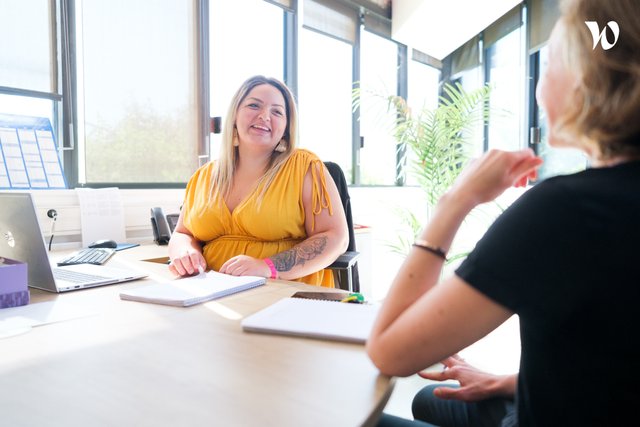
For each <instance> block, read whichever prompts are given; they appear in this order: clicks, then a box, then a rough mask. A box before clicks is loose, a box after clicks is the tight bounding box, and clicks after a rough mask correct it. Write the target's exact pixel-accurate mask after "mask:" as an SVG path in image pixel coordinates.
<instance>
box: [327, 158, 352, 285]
mask: <svg viewBox="0 0 640 427" xmlns="http://www.w3.org/2000/svg"><path fill="white" fill-rule="evenodd" d="M324 165H325V166H326V168H327V170H328V171H329V174H330V175H331V177H332V178H333V181H334V182H335V183H336V187H338V192H339V193H340V199H341V201H342V208H343V209H344V214H345V216H346V217H347V226H348V228H349V246H347V251H355V250H356V237H355V234H354V231H353V217H352V214H351V197H350V196H349V187H348V185H347V179H346V178H345V176H344V172H342V168H341V167H340V165H338V164H337V163H334V162H324ZM353 282H354V284H359V283H360V280H359V275H358V264H357V263H356V264H355V265H354V266H353ZM356 289H359V285H358V287H357V288H356Z"/></svg>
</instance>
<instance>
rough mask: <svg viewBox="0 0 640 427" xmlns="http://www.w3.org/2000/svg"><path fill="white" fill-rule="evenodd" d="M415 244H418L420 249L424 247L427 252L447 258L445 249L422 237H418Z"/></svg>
mask: <svg viewBox="0 0 640 427" xmlns="http://www.w3.org/2000/svg"><path fill="white" fill-rule="evenodd" d="M413 246H416V247H418V248H420V249H423V250H425V251H427V252H431V253H432V254H434V255H436V256H437V257H439V258H442V259H443V260H444V261H446V260H447V253H446V252H445V250H444V249H442V248H441V247H439V246H435V245H432V244H431V243H429V242H427V241H426V240H422V239H416V241H415V242H414V243H413Z"/></svg>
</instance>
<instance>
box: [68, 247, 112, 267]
mask: <svg viewBox="0 0 640 427" xmlns="http://www.w3.org/2000/svg"><path fill="white" fill-rule="evenodd" d="M115 253H116V250H115V249H111V248H88V249H81V250H79V251H77V252H74V253H72V254H71V255H69V256H68V257H66V258H63V259H61V260H60V261H58V265H59V266H62V265H74V264H95V265H102V264H104V263H105V262H107V260H108V259H109V258H111V257H112V256H113V254H115Z"/></svg>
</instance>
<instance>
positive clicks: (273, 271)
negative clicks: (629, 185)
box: [263, 258, 278, 279]
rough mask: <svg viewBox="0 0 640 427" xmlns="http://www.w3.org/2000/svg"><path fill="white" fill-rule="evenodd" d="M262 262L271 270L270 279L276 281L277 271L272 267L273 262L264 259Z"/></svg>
mask: <svg viewBox="0 0 640 427" xmlns="http://www.w3.org/2000/svg"><path fill="white" fill-rule="evenodd" d="M263 261H264V262H265V263H266V264H267V265H268V266H269V270H271V277H270V279H277V278H278V270H276V266H275V265H273V261H271V258H265V259H264V260H263Z"/></svg>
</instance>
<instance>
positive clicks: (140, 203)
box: [31, 189, 184, 248]
mask: <svg viewBox="0 0 640 427" xmlns="http://www.w3.org/2000/svg"><path fill="white" fill-rule="evenodd" d="M31 193H32V194H33V199H34V203H35V207H36V212H37V214H38V220H39V222H40V228H41V229H42V233H43V234H44V236H45V239H46V240H47V241H48V240H49V236H50V235H51V222H52V220H51V219H50V218H49V217H47V211H48V210H49V209H55V210H56V211H57V212H58V219H57V220H56V226H55V233H54V239H53V246H54V247H58V248H60V247H74V246H76V247H79V246H80V242H81V241H82V236H81V223H80V205H79V202H78V195H77V194H76V192H75V191H74V190H39V191H31ZM120 195H121V198H122V203H123V206H124V215H125V227H126V236H127V241H129V242H135V243H141V242H148V241H151V240H153V233H152V231H151V221H150V218H151V214H150V212H151V208H152V207H161V208H162V209H163V211H164V213H165V214H169V213H178V212H179V209H180V205H181V204H182V199H183V198H184V190H183V189H163V190H120ZM105 238H109V236H105Z"/></svg>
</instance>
